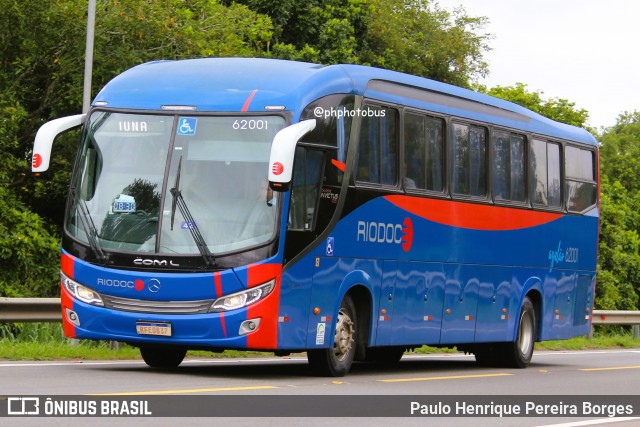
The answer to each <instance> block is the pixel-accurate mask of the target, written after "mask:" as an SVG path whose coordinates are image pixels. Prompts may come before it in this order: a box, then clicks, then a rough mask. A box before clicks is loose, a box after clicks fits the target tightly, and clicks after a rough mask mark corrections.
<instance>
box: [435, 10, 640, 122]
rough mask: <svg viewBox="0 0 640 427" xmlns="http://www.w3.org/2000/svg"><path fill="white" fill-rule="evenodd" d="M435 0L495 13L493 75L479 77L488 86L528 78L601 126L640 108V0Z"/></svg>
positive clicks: (491, 55)
mask: <svg viewBox="0 0 640 427" xmlns="http://www.w3.org/2000/svg"><path fill="white" fill-rule="evenodd" d="M436 2H437V3H438V4H439V5H440V6H441V7H442V8H444V9H446V10H452V9H453V8H454V7H457V6H463V7H464V8H465V9H466V11H467V14H468V15H470V16H486V17H488V18H489V20H490V23H489V24H488V25H487V26H486V27H485V32H488V33H491V34H493V36H494V38H493V39H492V40H491V41H490V42H489V45H490V46H491V47H492V49H493V50H491V51H490V52H488V53H486V56H485V58H486V60H487V62H488V63H489V72H490V74H489V76H488V77H487V78H485V79H482V80H480V83H482V84H484V85H486V86H487V87H493V86H498V85H500V86H512V85H514V84H515V83H516V82H522V83H525V84H526V85H527V87H528V89H529V91H541V92H543V97H544V98H545V99H548V98H564V99H567V100H569V101H571V102H574V103H575V104H576V107H577V108H584V109H585V110H587V111H588V112H589V121H588V124H589V125H591V126H594V127H596V128H600V127H602V126H612V125H614V124H615V123H616V118H617V117H618V115H619V114H620V113H622V112H624V111H634V110H640V48H639V46H638V44H639V43H640V0H436Z"/></svg>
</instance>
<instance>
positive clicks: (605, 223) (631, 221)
mask: <svg viewBox="0 0 640 427" xmlns="http://www.w3.org/2000/svg"><path fill="white" fill-rule="evenodd" d="M600 193H601V204H600V206H601V228H600V248H599V253H598V279H597V280H598V285H597V288H596V300H595V306H596V308H599V309H604V310H637V309H638V308H639V306H638V302H639V301H640V237H639V236H638V225H639V221H640V209H639V208H640V200H639V198H638V192H637V191H636V192H635V194H632V193H631V192H630V191H629V189H628V188H626V187H625V186H623V185H622V184H621V183H620V181H614V182H613V183H611V182H609V179H608V177H607V176H606V175H605V176H603V178H602V181H601V187H600Z"/></svg>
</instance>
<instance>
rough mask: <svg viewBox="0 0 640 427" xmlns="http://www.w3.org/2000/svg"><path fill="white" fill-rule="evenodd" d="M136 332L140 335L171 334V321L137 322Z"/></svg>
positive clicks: (166, 335)
mask: <svg viewBox="0 0 640 427" xmlns="http://www.w3.org/2000/svg"><path fill="white" fill-rule="evenodd" d="M136 332H138V335H161V336H163V337H170V336H171V323H167V322H137V323H136Z"/></svg>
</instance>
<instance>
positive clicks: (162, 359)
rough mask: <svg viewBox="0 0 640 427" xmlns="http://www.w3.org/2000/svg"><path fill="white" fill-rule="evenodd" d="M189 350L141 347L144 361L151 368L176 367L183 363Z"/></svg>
mask: <svg viewBox="0 0 640 427" xmlns="http://www.w3.org/2000/svg"><path fill="white" fill-rule="evenodd" d="M186 354H187V350H184V349H180V348H169V347H140V355H141V356H142V360H144V363H146V364H147V365H149V366H150V367H151V368H159V369H175V368H177V367H178V366H180V364H181V363H182V360H183V359H184V356H185V355H186Z"/></svg>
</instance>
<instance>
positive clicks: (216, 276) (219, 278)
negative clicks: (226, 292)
mask: <svg viewBox="0 0 640 427" xmlns="http://www.w3.org/2000/svg"><path fill="white" fill-rule="evenodd" d="M213 282H214V283H215V285H216V296H217V297H218V298H220V297H221V296H222V276H221V274H220V272H219V271H218V272H215V273H213Z"/></svg>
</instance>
